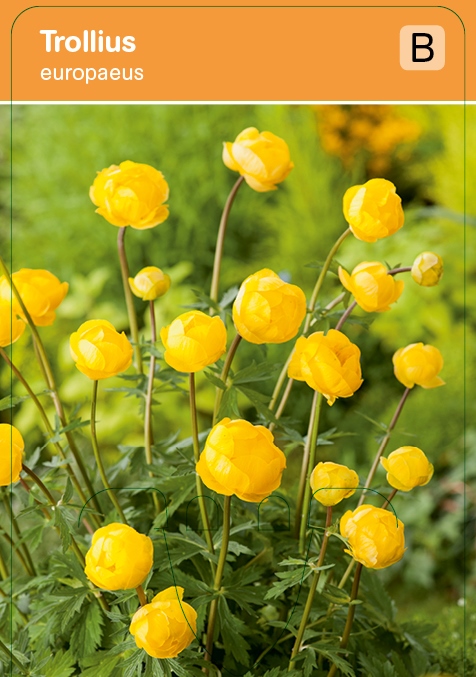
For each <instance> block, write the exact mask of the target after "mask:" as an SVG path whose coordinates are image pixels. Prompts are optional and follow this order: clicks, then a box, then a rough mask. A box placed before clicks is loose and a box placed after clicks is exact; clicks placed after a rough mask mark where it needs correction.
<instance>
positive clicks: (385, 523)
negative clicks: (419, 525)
mask: <svg viewBox="0 0 476 677" xmlns="http://www.w3.org/2000/svg"><path fill="white" fill-rule="evenodd" d="M397 524H398V526H397ZM340 533H341V534H342V536H344V538H346V539H347V541H348V543H349V547H350V549H349V550H346V551H345V552H347V553H348V554H349V555H351V556H352V557H353V558H354V559H355V560H356V561H357V562H360V563H361V564H363V565H364V566H365V567H367V568H368V569H385V567H389V566H391V565H392V564H395V563H396V562H398V561H400V560H401V559H402V557H403V553H404V552H405V527H404V524H403V522H401V521H400V520H397V518H396V517H395V515H394V513H393V512H392V511H390V510H383V509H382V508H375V507H374V506H373V505H366V504H365V503H364V504H363V505H361V506H360V507H358V508H356V509H355V510H354V511H352V510H348V511H347V512H346V513H345V514H344V515H343V516H342V517H341V520H340Z"/></svg>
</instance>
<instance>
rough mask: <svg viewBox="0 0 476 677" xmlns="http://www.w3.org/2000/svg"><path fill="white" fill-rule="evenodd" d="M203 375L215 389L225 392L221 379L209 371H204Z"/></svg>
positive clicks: (224, 385)
mask: <svg viewBox="0 0 476 677" xmlns="http://www.w3.org/2000/svg"><path fill="white" fill-rule="evenodd" d="M203 373H204V374H205V376H206V378H207V379H208V380H209V381H210V383H213V385H214V386H215V387H216V388H220V390H226V384H225V383H224V382H223V381H222V380H221V378H218V376H215V374H214V373H213V372H212V371H211V370H210V369H206V370H205V371H204V372H203Z"/></svg>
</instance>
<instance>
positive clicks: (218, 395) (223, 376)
mask: <svg viewBox="0 0 476 677" xmlns="http://www.w3.org/2000/svg"><path fill="white" fill-rule="evenodd" d="M240 343H241V336H240V335H239V334H237V335H236V336H235V338H234V339H233V341H232V343H231V345H230V348H229V350H228V355H227V356H226V360H225V364H224V365H223V369H222V371H221V374H220V379H221V380H222V381H223V383H225V384H226V379H227V378H228V374H229V372H230V367H231V363H232V362H233V358H234V357H235V354H236V351H237V350H238V346H239V345H240ZM223 393H224V391H223V390H222V389H221V388H217V389H216V393H215V406H214V408H213V425H215V423H216V422H217V416H218V412H219V411H220V405H221V401H222V398H223Z"/></svg>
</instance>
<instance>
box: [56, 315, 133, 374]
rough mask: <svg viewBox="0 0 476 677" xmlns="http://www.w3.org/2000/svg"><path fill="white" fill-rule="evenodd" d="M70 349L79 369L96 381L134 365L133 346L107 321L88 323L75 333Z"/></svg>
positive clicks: (72, 335) (89, 321) (90, 321)
mask: <svg viewBox="0 0 476 677" xmlns="http://www.w3.org/2000/svg"><path fill="white" fill-rule="evenodd" d="M69 347H70V351H71V355H72V358H73V360H74V361H75V362H76V367H77V368H78V369H79V371H81V372H82V373H83V374H85V375H86V376H89V378H90V379H93V380H94V381H99V380H100V379H103V378H109V377H110V376H116V375H117V374H121V373H122V372H123V371H126V369H128V368H129V367H130V366H131V363H132V346H131V344H130V343H129V341H128V339H127V337H126V335H125V334H124V332H122V333H121V334H119V332H117V331H116V330H115V329H114V327H113V326H112V324H111V323H110V322H108V321H107V320H88V322H84V324H82V325H81V326H80V327H79V329H78V331H75V332H74V334H71V337H70V339H69Z"/></svg>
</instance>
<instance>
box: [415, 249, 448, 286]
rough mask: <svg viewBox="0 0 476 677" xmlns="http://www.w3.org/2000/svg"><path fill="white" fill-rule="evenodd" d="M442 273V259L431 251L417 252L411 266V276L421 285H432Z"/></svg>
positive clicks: (436, 282)
mask: <svg viewBox="0 0 476 677" xmlns="http://www.w3.org/2000/svg"><path fill="white" fill-rule="evenodd" d="M442 275H443V259H442V258H441V256H438V254H434V253H433V252H423V253H422V254H418V256H417V257H416V259H415V261H414V262H413V266H412V277H413V279H414V280H415V282H416V283H417V284H419V285H421V286H422V287H434V286H435V285H437V284H438V282H439V281H440V278H441V276H442Z"/></svg>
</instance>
